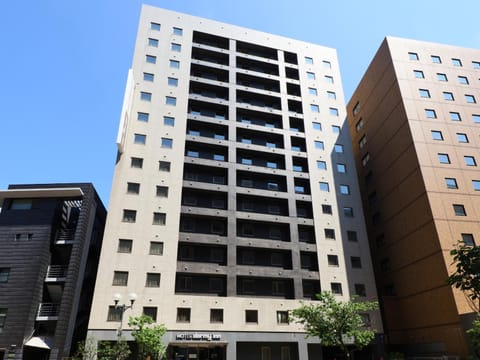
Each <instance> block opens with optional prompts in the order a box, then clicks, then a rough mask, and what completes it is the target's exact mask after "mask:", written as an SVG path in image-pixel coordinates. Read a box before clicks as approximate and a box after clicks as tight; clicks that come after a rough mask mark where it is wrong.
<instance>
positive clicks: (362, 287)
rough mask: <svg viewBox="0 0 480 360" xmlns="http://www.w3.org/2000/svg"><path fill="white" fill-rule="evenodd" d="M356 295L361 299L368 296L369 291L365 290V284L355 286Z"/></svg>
mask: <svg viewBox="0 0 480 360" xmlns="http://www.w3.org/2000/svg"><path fill="white" fill-rule="evenodd" d="M354 287H355V295H357V296H360V297H365V296H367V291H366V290H365V284H354Z"/></svg>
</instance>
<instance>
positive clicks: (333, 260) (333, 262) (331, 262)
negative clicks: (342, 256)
mask: <svg viewBox="0 0 480 360" xmlns="http://www.w3.org/2000/svg"><path fill="white" fill-rule="evenodd" d="M327 262H328V266H336V267H337V266H338V256H337V255H327Z"/></svg>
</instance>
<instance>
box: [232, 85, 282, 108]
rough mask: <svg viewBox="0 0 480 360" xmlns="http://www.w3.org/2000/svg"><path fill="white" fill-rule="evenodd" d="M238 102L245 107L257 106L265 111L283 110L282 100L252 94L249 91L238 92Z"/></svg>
mask: <svg viewBox="0 0 480 360" xmlns="http://www.w3.org/2000/svg"><path fill="white" fill-rule="evenodd" d="M237 102H238V103H239V104H242V105H243V106H256V107H259V108H262V110H263V111H274V110H281V109H282V105H281V101H280V98H278V97H275V96H269V95H263V94H257V93H252V92H249V91H242V90H237Z"/></svg>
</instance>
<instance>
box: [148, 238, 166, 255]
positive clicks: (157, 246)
mask: <svg viewBox="0 0 480 360" xmlns="http://www.w3.org/2000/svg"><path fill="white" fill-rule="evenodd" d="M148 253H149V254H150V255H163V242H160V241H150V250H149V252H148Z"/></svg>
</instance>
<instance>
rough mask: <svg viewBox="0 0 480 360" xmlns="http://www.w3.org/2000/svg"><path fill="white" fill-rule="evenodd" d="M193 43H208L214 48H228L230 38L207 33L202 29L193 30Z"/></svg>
mask: <svg viewBox="0 0 480 360" xmlns="http://www.w3.org/2000/svg"><path fill="white" fill-rule="evenodd" d="M192 41H193V43H194V44H199V45H206V46H209V47H213V48H219V49H224V50H228V49H229V43H230V41H229V39H228V38H224V37H221V36H217V35H212V34H207V33H203V32H200V31H194V32H193V40H192Z"/></svg>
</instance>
